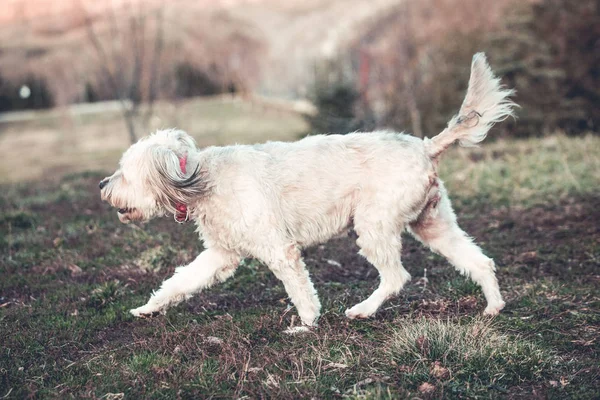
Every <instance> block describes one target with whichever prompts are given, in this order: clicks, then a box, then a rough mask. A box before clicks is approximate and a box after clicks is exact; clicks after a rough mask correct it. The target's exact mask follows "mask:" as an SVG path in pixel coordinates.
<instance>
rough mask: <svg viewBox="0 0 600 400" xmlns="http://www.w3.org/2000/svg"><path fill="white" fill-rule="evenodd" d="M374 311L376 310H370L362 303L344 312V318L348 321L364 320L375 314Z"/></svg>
mask: <svg viewBox="0 0 600 400" xmlns="http://www.w3.org/2000/svg"><path fill="white" fill-rule="evenodd" d="M376 311H377V310H371V309H369V307H367V306H365V305H364V304H363V303H360V304H357V305H355V306H354V307H352V308H350V309H348V310H346V317H348V318H350V319H365V318H369V317H370V316H372V315H373V314H375V312H376Z"/></svg>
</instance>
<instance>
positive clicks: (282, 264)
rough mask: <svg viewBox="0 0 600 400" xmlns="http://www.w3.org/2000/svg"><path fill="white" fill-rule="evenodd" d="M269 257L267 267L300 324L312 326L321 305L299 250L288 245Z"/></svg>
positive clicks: (317, 316)
mask: <svg viewBox="0 0 600 400" xmlns="http://www.w3.org/2000/svg"><path fill="white" fill-rule="evenodd" d="M271 256H272V257H270V258H266V260H268V261H267V265H268V266H269V269H270V270H271V271H273V273H274V274H275V276H276V277H277V278H279V279H280V280H281V282H283V286H284V287H285V290H286V292H287V294H288V296H290V300H292V303H294V305H295V306H296V309H297V310H298V315H299V316H300V319H301V320H302V323H303V324H304V325H307V326H314V325H315V324H316V322H317V319H318V318H319V314H320V312H321V303H320V302H319V297H318V296H317V291H316V290H315V288H314V286H313V284H312V282H311V280H310V276H309V275H308V270H307V269H306V265H305V264H304V262H303V261H302V258H301V255H300V250H299V249H298V248H297V247H296V246H295V245H290V246H288V247H287V248H284V249H283V251H281V252H279V251H276V250H275V251H273V254H272V255H271ZM263 259H265V258H263Z"/></svg>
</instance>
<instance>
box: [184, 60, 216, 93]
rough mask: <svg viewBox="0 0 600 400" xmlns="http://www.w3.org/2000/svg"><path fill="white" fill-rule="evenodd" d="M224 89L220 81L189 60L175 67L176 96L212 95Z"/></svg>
mask: <svg viewBox="0 0 600 400" xmlns="http://www.w3.org/2000/svg"><path fill="white" fill-rule="evenodd" d="M223 91H224V89H223V87H222V86H221V85H220V84H219V82H217V81H216V80H213V79H212V78H211V77H210V76H209V75H208V74H207V73H206V72H205V71H202V70H201V69H199V68H198V67H196V66H194V65H192V64H190V63H187V62H184V63H181V64H178V65H177V66H176V67H175V96H177V97H194V96H210V95H215V94H219V93H222V92H223Z"/></svg>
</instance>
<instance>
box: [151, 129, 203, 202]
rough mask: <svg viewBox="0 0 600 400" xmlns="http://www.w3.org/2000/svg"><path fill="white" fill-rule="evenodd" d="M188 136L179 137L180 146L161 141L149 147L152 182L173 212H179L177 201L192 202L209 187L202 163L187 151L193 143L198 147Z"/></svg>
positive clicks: (158, 197)
mask: <svg viewBox="0 0 600 400" xmlns="http://www.w3.org/2000/svg"><path fill="white" fill-rule="evenodd" d="M186 136H187V134H185V136H181V137H180V138H179V139H178V140H177V142H179V143H178V144H180V146H172V145H165V144H157V145H154V146H152V147H150V148H149V149H148V157H147V158H146V159H147V161H148V163H149V164H148V171H147V174H146V176H147V179H148V185H149V186H150V187H151V188H152V189H153V191H154V192H155V194H156V196H157V201H158V202H159V203H161V204H162V205H163V206H164V207H165V208H166V209H167V210H168V211H169V212H176V208H175V207H176V205H177V204H190V203H191V201H192V200H193V199H194V198H197V197H198V196H199V195H201V194H202V193H203V192H204V191H205V189H206V183H205V181H204V179H203V172H202V168H201V165H200V163H199V162H198V161H197V160H195V159H191V158H190V157H189V156H188V153H187V152H185V151H186V150H187V149H186V148H189V147H188V146H190V145H191V146H193V148H195V145H194V142H193V140H192V139H191V138H189V136H188V137H186ZM188 138H189V140H188ZM170 144H171V143H170ZM174 147H176V149H174Z"/></svg>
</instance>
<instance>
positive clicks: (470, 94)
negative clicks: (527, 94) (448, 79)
mask: <svg viewBox="0 0 600 400" xmlns="http://www.w3.org/2000/svg"><path fill="white" fill-rule="evenodd" d="M514 93H515V91H514V90H512V89H506V88H505V87H504V86H502V85H501V84H500V79H499V78H497V77H495V76H494V73H493V72H492V69H491V68H490V66H489V65H488V63H487V60H486V57H485V54H484V53H477V54H475V55H474V56H473V61H472V63H471V77H470V78H469V87H468V89H467V95H466V96H465V100H464V101H463V104H462V106H461V107H460V111H459V112H458V115H455V116H454V117H453V118H452V119H451V120H450V122H449V123H448V127H447V128H446V129H444V130H443V131H442V132H441V133H440V134H439V135H437V136H435V137H434V138H432V139H425V147H426V150H427V154H428V155H429V156H430V157H431V158H436V157H438V156H439V155H440V154H441V153H442V152H443V151H444V150H446V149H447V148H448V147H450V145H451V144H452V143H454V142H455V141H457V140H458V141H459V143H460V145H461V146H467V147H474V146H477V143H479V142H481V141H482V140H483V139H485V136H486V135H487V133H488V131H489V130H490V128H491V127H492V126H494V124H495V123H496V122H500V121H503V120H505V119H506V118H508V117H509V116H513V115H514V109H515V107H518V106H517V104H515V103H514V102H513V101H512V100H511V99H510V96H512V95H513V94H514Z"/></svg>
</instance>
